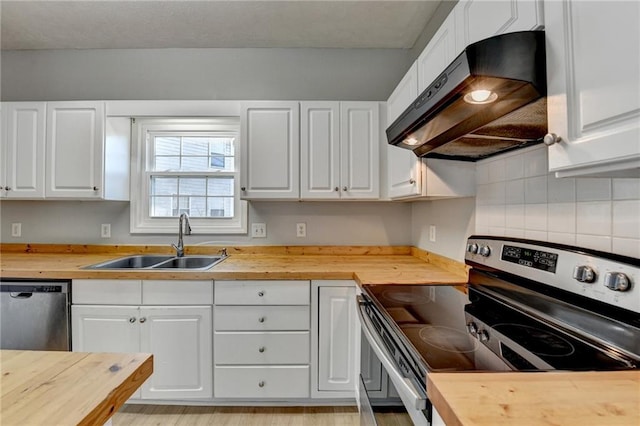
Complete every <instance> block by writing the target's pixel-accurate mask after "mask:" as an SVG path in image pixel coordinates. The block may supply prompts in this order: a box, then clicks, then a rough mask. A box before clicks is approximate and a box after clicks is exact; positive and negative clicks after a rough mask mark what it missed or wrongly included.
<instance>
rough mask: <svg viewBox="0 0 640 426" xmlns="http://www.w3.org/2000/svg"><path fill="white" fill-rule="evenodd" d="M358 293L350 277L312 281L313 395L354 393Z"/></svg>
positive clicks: (351, 395)
mask: <svg viewBox="0 0 640 426" xmlns="http://www.w3.org/2000/svg"><path fill="white" fill-rule="evenodd" d="M355 294H356V287H355V283H354V282H353V281H351V280H339V281H313V282H312V306H313V307H314V310H316V309H317V311H316V312H313V313H312V320H313V324H312V330H313V332H314V335H313V336H312V339H313V340H312V342H313V343H312V355H313V361H312V367H313V371H312V377H313V381H312V396H313V397H314V398H354V397H355V390H356V388H357V384H358V380H357V377H358V369H359V367H358V365H359V361H360V360H359V357H358V346H359V344H358V342H359V339H360V335H359V333H358V322H357V315H356V304H355V303H356V301H355Z"/></svg>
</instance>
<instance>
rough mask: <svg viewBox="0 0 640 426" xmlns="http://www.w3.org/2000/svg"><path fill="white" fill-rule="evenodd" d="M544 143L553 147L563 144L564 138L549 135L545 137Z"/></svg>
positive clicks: (553, 134)
mask: <svg viewBox="0 0 640 426" xmlns="http://www.w3.org/2000/svg"><path fill="white" fill-rule="evenodd" d="M542 142H543V143H544V144H545V145H546V146H551V145H553V144H556V143H560V142H562V138H561V137H560V136H558V135H556V134H555V133H547V134H546V135H544V138H543V139H542Z"/></svg>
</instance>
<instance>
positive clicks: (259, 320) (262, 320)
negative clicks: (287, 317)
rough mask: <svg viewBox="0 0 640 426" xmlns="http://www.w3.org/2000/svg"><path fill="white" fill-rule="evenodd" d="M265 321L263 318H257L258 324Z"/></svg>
mask: <svg viewBox="0 0 640 426" xmlns="http://www.w3.org/2000/svg"><path fill="white" fill-rule="evenodd" d="M265 319H266V318H265V317H260V318H258V322H264V320H265Z"/></svg>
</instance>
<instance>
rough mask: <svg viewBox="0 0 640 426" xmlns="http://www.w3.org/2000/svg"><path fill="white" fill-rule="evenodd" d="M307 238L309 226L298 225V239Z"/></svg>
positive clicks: (304, 224)
mask: <svg viewBox="0 0 640 426" xmlns="http://www.w3.org/2000/svg"><path fill="white" fill-rule="evenodd" d="M306 236H307V224H306V223H296V237H300V238H304V237H306Z"/></svg>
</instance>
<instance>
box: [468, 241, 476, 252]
mask: <svg viewBox="0 0 640 426" xmlns="http://www.w3.org/2000/svg"><path fill="white" fill-rule="evenodd" d="M467 251H468V252H469V253H471V254H476V253H478V245H477V244H476V243H473V244H469V245H467Z"/></svg>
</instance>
